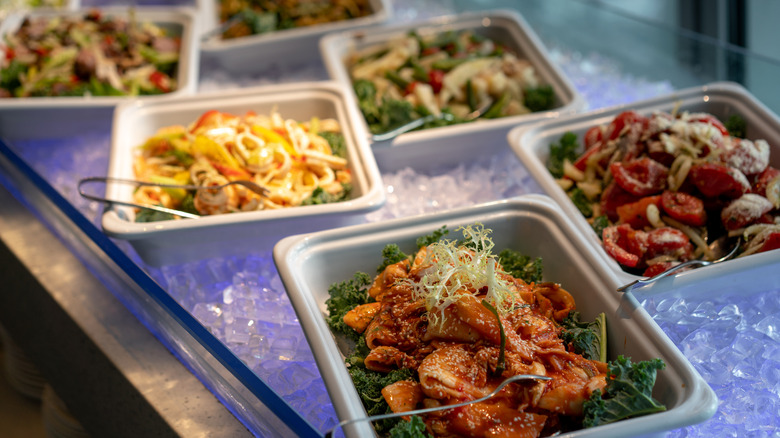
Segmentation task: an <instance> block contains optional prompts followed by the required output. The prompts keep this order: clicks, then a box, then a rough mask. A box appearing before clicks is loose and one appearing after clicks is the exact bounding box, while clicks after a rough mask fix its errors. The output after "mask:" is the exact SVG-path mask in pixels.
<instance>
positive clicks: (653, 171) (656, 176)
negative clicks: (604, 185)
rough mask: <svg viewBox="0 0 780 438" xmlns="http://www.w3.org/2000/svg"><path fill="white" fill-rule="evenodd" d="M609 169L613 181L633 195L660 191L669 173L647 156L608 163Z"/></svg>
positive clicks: (646, 194)
mask: <svg viewBox="0 0 780 438" xmlns="http://www.w3.org/2000/svg"><path fill="white" fill-rule="evenodd" d="M609 170H610V171H611V172H612V176H614V177H615V182H617V183H618V185H620V187H621V188H622V189H623V190H625V191H627V192H629V193H631V194H632V195H634V196H648V195H654V194H656V193H660V192H661V191H663V190H664V189H665V188H666V177H667V175H668V174H669V169H668V168H667V167H666V166H664V165H663V164H661V163H659V162H657V161H655V160H653V159H651V158H648V157H643V158H638V159H635V160H631V161H627V162H614V163H612V164H610V166H609Z"/></svg>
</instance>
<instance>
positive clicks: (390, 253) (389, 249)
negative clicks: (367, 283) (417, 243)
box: [376, 243, 409, 273]
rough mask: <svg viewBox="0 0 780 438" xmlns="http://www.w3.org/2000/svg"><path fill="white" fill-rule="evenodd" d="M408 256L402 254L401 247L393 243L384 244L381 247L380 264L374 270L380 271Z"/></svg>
mask: <svg viewBox="0 0 780 438" xmlns="http://www.w3.org/2000/svg"><path fill="white" fill-rule="evenodd" d="M408 258H409V256H408V255H406V254H404V252H403V251H401V248H399V247H398V245H396V244H395V243H390V244H388V245H385V247H384V248H383V249H382V264H381V265H379V267H377V268H376V272H377V273H379V272H382V271H384V270H385V268H387V267H388V266H390V265H394V264H396V263H398V262H400V261H402V260H406V259H408Z"/></svg>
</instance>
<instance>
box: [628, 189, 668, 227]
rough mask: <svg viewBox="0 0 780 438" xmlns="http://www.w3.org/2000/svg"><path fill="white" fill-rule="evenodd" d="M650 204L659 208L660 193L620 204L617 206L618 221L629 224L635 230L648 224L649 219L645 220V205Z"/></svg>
mask: <svg viewBox="0 0 780 438" xmlns="http://www.w3.org/2000/svg"><path fill="white" fill-rule="evenodd" d="M651 204H653V205H655V206H656V207H658V208H659V209H660V208H661V195H656V196H646V197H644V198H642V199H640V200H638V201H636V202H632V203H630V204H623V205H621V206H620V207H618V208H617V214H618V217H619V220H618V222H619V223H622V224H629V225H631V228H633V229H635V230H641V229H643V228H644V227H647V226H650V221H648V220H647V207H648V206H649V205H651Z"/></svg>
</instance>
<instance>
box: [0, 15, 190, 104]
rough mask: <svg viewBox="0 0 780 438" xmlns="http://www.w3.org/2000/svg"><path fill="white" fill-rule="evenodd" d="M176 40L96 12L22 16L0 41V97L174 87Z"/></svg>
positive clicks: (163, 90)
mask: <svg viewBox="0 0 780 438" xmlns="http://www.w3.org/2000/svg"><path fill="white" fill-rule="evenodd" d="M180 48H181V40H180V37H179V36H178V35H169V34H168V33H167V32H166V31H165V30H164V29H163V28H162V27H160V26H157V25H155V24H153V23H148V22H139V21H137V20H136V19H135V14H134V11H133V10H132V9H131V10H130V14H129V16H128V18H127V19H124V18H118V17H110V16H107V15H104V14H102V13H101V12H100V11H98V10H93V11H90V12H88V13H86V14H84V15H83V16H56V17H43V16H40V17H27V18H25V19H24V21H23V22H22V24H21V26H20V27H19V29H18V30H16V31H15V32H13V33H9V34H7V35H6V36H5V38H4V40H3V42H2V43H0V50H2V51H3V52H5V56H2V57H0V97H5V98H14V97H49V96H138V95H154V94H163V93H169V92H171V91H174V90H175V89H176V87H177V83H176V79H175V75H176V71H177V68H178V64H179V51H180Z"/></svg>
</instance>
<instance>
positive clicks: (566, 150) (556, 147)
mask: <svg viewBox="0 0 780 438" xmlns="http://www.w3.org/2000/svg"><path fill="white" fill-rule="evenodd" d="M577 146H578V145H577V134H575V133H573V132H567V133H565V134H563V136H562V137H561V140H560V141H559V142H558V143H552V144H551V145H550V158H549V159H548V160H547V170H549V171H550V173H551V174H552V176H554V177H555V178H562V177H563V162H564V161H566V160H569V161H570V162H572V163H573V162H574V161H575V160H576V159H577Z"/></svg>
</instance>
